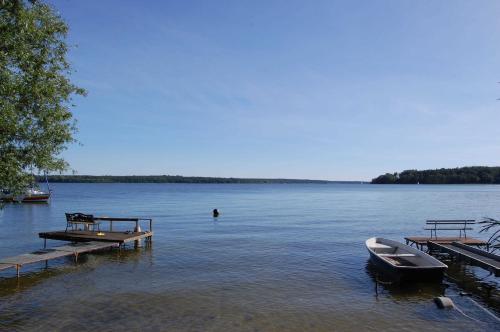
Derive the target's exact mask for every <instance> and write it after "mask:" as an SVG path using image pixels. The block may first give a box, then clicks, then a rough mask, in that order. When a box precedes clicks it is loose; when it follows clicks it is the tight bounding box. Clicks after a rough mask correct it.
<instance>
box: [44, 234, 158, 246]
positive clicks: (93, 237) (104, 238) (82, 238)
mask: <svg viewBox="0 0 500 332" xmlns="http://www.w3.org/2000/svg"><path fill="white" fill-rule="evenodd" d="M103 233H104V235H97V232H94V231H67V232H66V231H55V232H42V233H39V234H38V236H39V237H41V238H42V239H45V240H47V239H49V240H61V241H71V242H89V241H97V242H114V243H120V244H122V243H127V242H131V241H137V240H141V239H146V238H151V237H152V236H153V232H150V231H147V232H103Z"/></svg>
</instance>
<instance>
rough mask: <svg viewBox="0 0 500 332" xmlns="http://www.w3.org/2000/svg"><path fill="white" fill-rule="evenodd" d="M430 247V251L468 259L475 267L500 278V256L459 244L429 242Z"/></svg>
mask: <svg viewBox="0 0 500 332" xmlns="http://www.w3.org/2000/svg"><path fill="white" fill-rule="evenodd" d="M428 246H429V248H430V249H433V250H439V251H443V252H447V253H448V254H450V255H453V256H456V257H459V258H462V259H466V260H468V261H470V262H471V263H472V264H473V265H477V266H479V267H482V268H483V269H485V270H488V271H490V272H492V273H494V274H495V276H497V277H498V276H500V256H498V255H495V254H492V253H489V252H486V251H484V250H480V249H477V248H474V247H471V246H468V245H466V244H462V243H458V242H454V243H445V244H443V243H436V242H434V241H429V243H428Z"/></svg>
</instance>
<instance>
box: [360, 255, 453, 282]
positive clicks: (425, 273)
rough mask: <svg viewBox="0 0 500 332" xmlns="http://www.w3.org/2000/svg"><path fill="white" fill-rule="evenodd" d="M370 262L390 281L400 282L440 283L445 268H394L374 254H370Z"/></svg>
mask: <svg viewBox="0 0 500 332" xmlns="http://www.w3.org/2000/svg"><path fill="white" fill-rule="evenodd" d="M370 261H371V262H372V263H373V265H375V267H376V268H377V269H378V270H380V271H381V272H382V273H383V274H386V275H388V276H390V277H391V278H392V279H396V280H398V281H401V282H406V281H436V282H438V281H441V280H442V279H443V276H444V272H445V270H446V268H444V267H442V268H439V267H432V268H425V267H423V268H414V267H413V268H406V267H404V266H402V267H394V266H392V265H391V264H389V263H387V261H386V260H384V259H383V258H381V257H379V256H377V255H376V254H374V253H370Z"/></svg>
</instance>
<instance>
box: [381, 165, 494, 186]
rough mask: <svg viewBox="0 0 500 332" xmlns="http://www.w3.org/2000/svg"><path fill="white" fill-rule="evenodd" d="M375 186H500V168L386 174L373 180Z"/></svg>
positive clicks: (481, 167)
mask: <svg viewBox="0 0 500 332" xmlns="http://www.w3.org/2000/svg"><path fill="white" fill-rule="evenodd" d="M372 183H375V184H416V183H421V184H466V183H482V184H500V167H485V166H473V167H461V168H441V169H430V170H424V171H417V170H406V171H403V172H401V173H399V174H398V173H394V174H389V173H387V174H385V175H380V176H379V177H377V178H375V179H373V180H372Z"/></svg>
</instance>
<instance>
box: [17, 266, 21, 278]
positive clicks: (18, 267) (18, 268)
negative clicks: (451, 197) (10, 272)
mask: <svg viewBox="0 0 500 332" xmlns="http://www.w3.org/2000/svg"><path fill="white" fill-rule="evenodd" d="M20 268H21V267H20V266H19V264H16V273H17V279H19V270H20Z"/></svg>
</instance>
